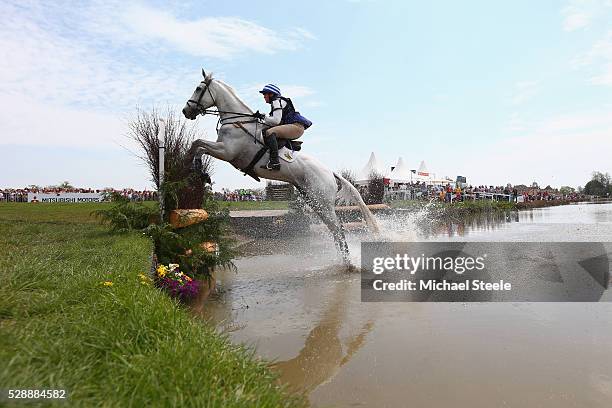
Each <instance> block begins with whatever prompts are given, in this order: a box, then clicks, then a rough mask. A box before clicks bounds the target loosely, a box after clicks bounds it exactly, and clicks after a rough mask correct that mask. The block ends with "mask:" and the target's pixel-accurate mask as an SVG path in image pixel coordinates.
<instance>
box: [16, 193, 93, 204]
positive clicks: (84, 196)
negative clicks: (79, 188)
mask: <svg viewBox="0 0 612 408" xmlns="http://www.w3.org/2000/svg"><path fill="white" fill-rule="evenodd" d="M101 201H104V196H103V195H102V193H28V203H99V202H101Z"/></svg>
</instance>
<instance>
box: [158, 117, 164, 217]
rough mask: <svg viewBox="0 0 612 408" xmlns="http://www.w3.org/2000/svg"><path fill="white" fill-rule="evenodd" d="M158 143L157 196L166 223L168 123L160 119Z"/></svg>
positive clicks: (161, 215) (160, 213)
mask: <svg viewBox="0 0 612 408" xmlns="http://www.w3.org/2000/svg"><path fill="white" fill-rule="evenodd" d="M157 142H158V145H159V185H158V188H157V196H158V198H159V216H160V223H161V224H163V222H164V194H163V189H162V185H163V184H164V154H165V153H166V121H165V120H164V119H159V131H158V132H157Z"/></svg>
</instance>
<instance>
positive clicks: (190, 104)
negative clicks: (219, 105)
mask: <svg viewBox="0 0 612 408" xmlns="http://www.w3.org/2000/svg"><path fill="white" fill-rule="evenodd" d="M202 76H203V77H204V79H203V80H202V81H201V82H200V83H199V84H198V86H197V87H196V89H195V91H194V92H193V95H191V98H189V100H188V101H187V103H186V104H185V107H184V108H183V115H185V117H186V118H187V119H191V120H193V119H195V118H196V117H197V116H198V115H199V114H201V113H204V111H205V110H206V109H208V108H210V107H211V106H215V98H214V97H213V94H212V92H211V91H210V84H211V82H212V81H213V78H212V74H208V75H207V74H206V72H204V70H203V69H202Z"/></svg>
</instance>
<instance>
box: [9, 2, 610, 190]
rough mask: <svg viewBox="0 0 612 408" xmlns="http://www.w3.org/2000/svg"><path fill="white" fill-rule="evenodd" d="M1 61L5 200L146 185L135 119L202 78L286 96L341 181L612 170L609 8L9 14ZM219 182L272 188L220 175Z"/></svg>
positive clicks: (65, 8) (18, 10) (207, 8)
mask: <svg viewBox="0 0 612 408" xmlns="http://www.w3.org/2000/svg"><path fill="white" fill-rule="evenodd" d="M0 57H1V58H0V78H1V81H0V103H1V106H2V109H1V110H0V147H1V148H2V152H3V159H2V160H1V161H0V186H2V187H7V186H12V187H21V186H25V185H28V184H39V185H47V184H55V183H59V182H61V181H63V180H69V181H71V182H72V183H73V184H75V185H79V186H93V187H105V186H113V187H118V188H119V187H136V188H145V187H149V188H150V187H151V184H150V182H149V177H148V174H147V171H146V168H145V167H144V166H143V165H141V164H140V163H139V162H138V160H137V159H135V158H134V157H133V156H132V155H131V154H130V153H129V151H128V150H127V149H133V147H132V146H130V144H129V141H128V140H127V138H126V137H125V133H126V131H127V120H128V119H129V117H130V116H131V115H132V114H133V112H134V111H135V108H136V106H140V107H142V108H145V109H149V108H151V107H153V106H157V107H161V108H164V107H165V106H171V107H173V108H177V109H179V110H180V108H181V107H182V106H183V104H184V103H185V100H186V99H187V98H188V97H189V96H190V95H191V93H192V91H193V88H194V86H195V85H196V83H197V82H198V81H199V78H200V77H199V75H200V68H201V67H204V68H205V69H206V70H207V71H213V72H214V73H215V76H217V77H219V78H221V79H223V80H224V81H225V82H227V83H228V84H230V85H232V86H233V87H234V88H235V89H236V90H237V91H238V93H239V94H240V95H241V96H242V97H243V99H244V100H245V101H246V102H247V103H248V104H249V105H250V106H251V107H253V108H254V109H259V110H262V111H265V110H266V109H267V108H266V105H265V104H264V102H263V100H262V99H261V97H260V95H259V94H258V93H257V88H258V87H259V86H261V85H262V84H265V83H267V82H273V83H276V84H277V85H279V86H280V87H281V89H282V90H283V93H284V94H285V95H286V96H289V97H291V98H292V99H293V100H294V102H295V104H296V106H297V107H298V109H299V110H300V111H301V112H302V113H303V114H304V115H305V116H307V117H308V118H310V119H311V120H312V121H313V122H314V126H313V127H312V128H311V129H309V130H308V131H307V132H306V133H305V135H304V136H303V140H304V150H305V151H306V152H307V153H308V154H311V155H313V156H316V157H318V158H320V159H321V160H322V161H324V162H325V163H326V164H328V165H329V166H330V167H332V168H334V169H341V168H349V169H352V170H354V171H359V169H360V168H361V167H363V165H364V164H365V163H366V161H367V159H368V157H369V154H370V152H372V151H373V152H375V153H376V155H377V157H378V160H379V162H380V163H381V164H383V165H384V166H386V167H390V166H392V165H393V164H394V163H395V162H396V161H397V159H398V157H400V156H401V157H403V159H404V161H405V162H406V163H407V164H408V165H409V166H410V167H411V168H416V167H417V166H418V164H419V163H420V161H421V160H425V162H426V163H427V166H428V168H429V170H430V171H432V172H434V173H436V175H437V176H440V177H441V176H450V177H452V178H454V177H455V176H456V175H465V176H467V178H468V182H471V183H475V184H482V183H486V184H496V185H497V184H505V183H508V182H510V183H516V184H518V183H525V184H527V183H531V182H532V181H537V182H538V183H540V184H541V185H546V184H551V185H553V186H560V185H570V186H577V185H583V184H584V183H585V182H586V181H587V180H588V179H589V177H590V173H591V172H592V171H593V170H599V171H612V165H611V164H610V163H611V162H612V161H611V160H610V159H609V158H610V157H612V0H592V1H573V0H570V1H537V2H534V1H514V2H491V1H464V2H455V1H432V2H420V1H397V2H390V1H324V2H323V1H321V2H314V1H310V2H304V3H302V4H301V5H300V4H299V3H294V2H292V3H284V4H283V5H282V6H279V7H272V6H270V3H269V2H253V1H250V2H246V1H244V2H242V1H233V2H217V1H215V2H178V1H177V2H120V1H114V0H111V1H103V2H102V1H101V2H52V3H48V2H36V1H32V2H29V1H18V2H11V1H3V2H2V3H0ZM214 123H215V121H214V119H212V118H201V119H198V126H199V127H200V128H201V129H202V130H203V131H205V132H206V133H207V138H209V139H214V138H216V135H215V134H214ZM214 181H215V183H216V184H215V187H216V188H217V189H218V188H221V187H230V188H237V187H258V186H263V184H257V183H255V182H254V181H251V180H249V179H248V178H245V177H243V176H242V175H241V174H240V173H238V172H237V171H236V170H234V169H233V168H232V167H231V166H229V165H227V164H225V163H221V162H217V163H216V170H215V176H214Z"/></svg>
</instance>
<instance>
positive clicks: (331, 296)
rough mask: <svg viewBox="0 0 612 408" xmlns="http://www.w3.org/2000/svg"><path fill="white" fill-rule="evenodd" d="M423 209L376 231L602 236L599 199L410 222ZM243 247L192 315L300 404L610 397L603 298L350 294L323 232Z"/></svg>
mask: <svg viewBox="0 0 612 408" xmlns="http://www.w3.org/2000/svg"><path fill="white" fill-rule="evenodd" d="M426 216H427V215H426V213H421V214H418V215H401V216H399V217H392V218H387V219H385V218H382V219H379V222H380V224H381V227H382V229H383V230H384V231H385V232H384V233H383V234H382V237H379V238H378V239H384V240H397V241H415V240H459V241H463V240H466V241H605V242H611V241H612V203H608V204H597V205H594V204H580V205H570V206H561V207H551V208H543V209H537V210H531V211H525V212H520V213H518V214H514V215H510V216H509V217H505V216H503V217H501V218H496V217H489V218H487V217H484V218H482V217H481V218H475V219H471V220H463V221H462V222H458V223H451V224H448V225H442V226H440V227H436V228H429V229H427V230H426V231H417V230H416V227H415V226H416V225H417V224H419V223H421V224H422V223H423V221H425V223H426V224H427V220H426ZM430 224H431V223H430ZM368 239H371V237H367V236H358V235H355V236H351V237H350V247H351V250H352V254H353V255H352V256H353V260H354V261H355V262H356V263H357V264H358V263H359V244H360V242H361V241H362V240H368ZM247 246H248V248H249V252H250V254H249V255H248V256H245V257H243V258H240V259H238V260H237V261H236V265H237V268H238V270H237V272H229V271H223V272H221V273H220V276H219V279H220V281H221V286H222V288H223V293H222V294H221V295H219V297H218V298H217V299H215V300H211V301H209V302H208V303H207V305H206V308H205V312H204V313H205V317H207V318H209V319H212V320H213V322H215V323H216V324H217V326H218V328H219V330H221V331H225V332H228V333H230V336H231V338H232V340H233V341H235V342H242V343H247V344H250V345H252V346H254V347H255V348H256V350H257V353H258V354H259V355H261V356H263V357H265V358H268V359H271V360H275V361H276V363H275V368H276V369H277V370H279V372H280V373H281V378H282V381H283V382H285V383H287V384H289V386H290V387H291V388H293V389H294V390H298V391H303V392H306V393H307V395H308V397H309V399H310V402H311V404H312V405H313V406H340V407H355V406H373V407H385V406H390V407H391V406H393V407H395V406H414V407H431V406H451V405H452V406H454V407H492V406H508V407H525V406H541V407H586V406H589V407H608V406H610V401H612V324H610V319H611V318H612V303H573V304H569V303H465V304H461V303H362V302H361V301H360V279H359V278H360V276H359V274H358V273H347V272H346V271H345V270H343V269H342V268H340V267H338V264H339V262H338V257H337V254H336V252H335V249H334V247H333V243H332V242H331V240H330V239H329V238H328V237H327V236H326V235H325V234H322V235H317V234H313V235H312V236H309V237H301V238H295V239H292V240H291V241H290V242H286V241H283V240H265V241H259V242H257V243H255V242H252V243H250V244H247ZM607 295H609V293H608V294H607Z"/></svg>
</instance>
